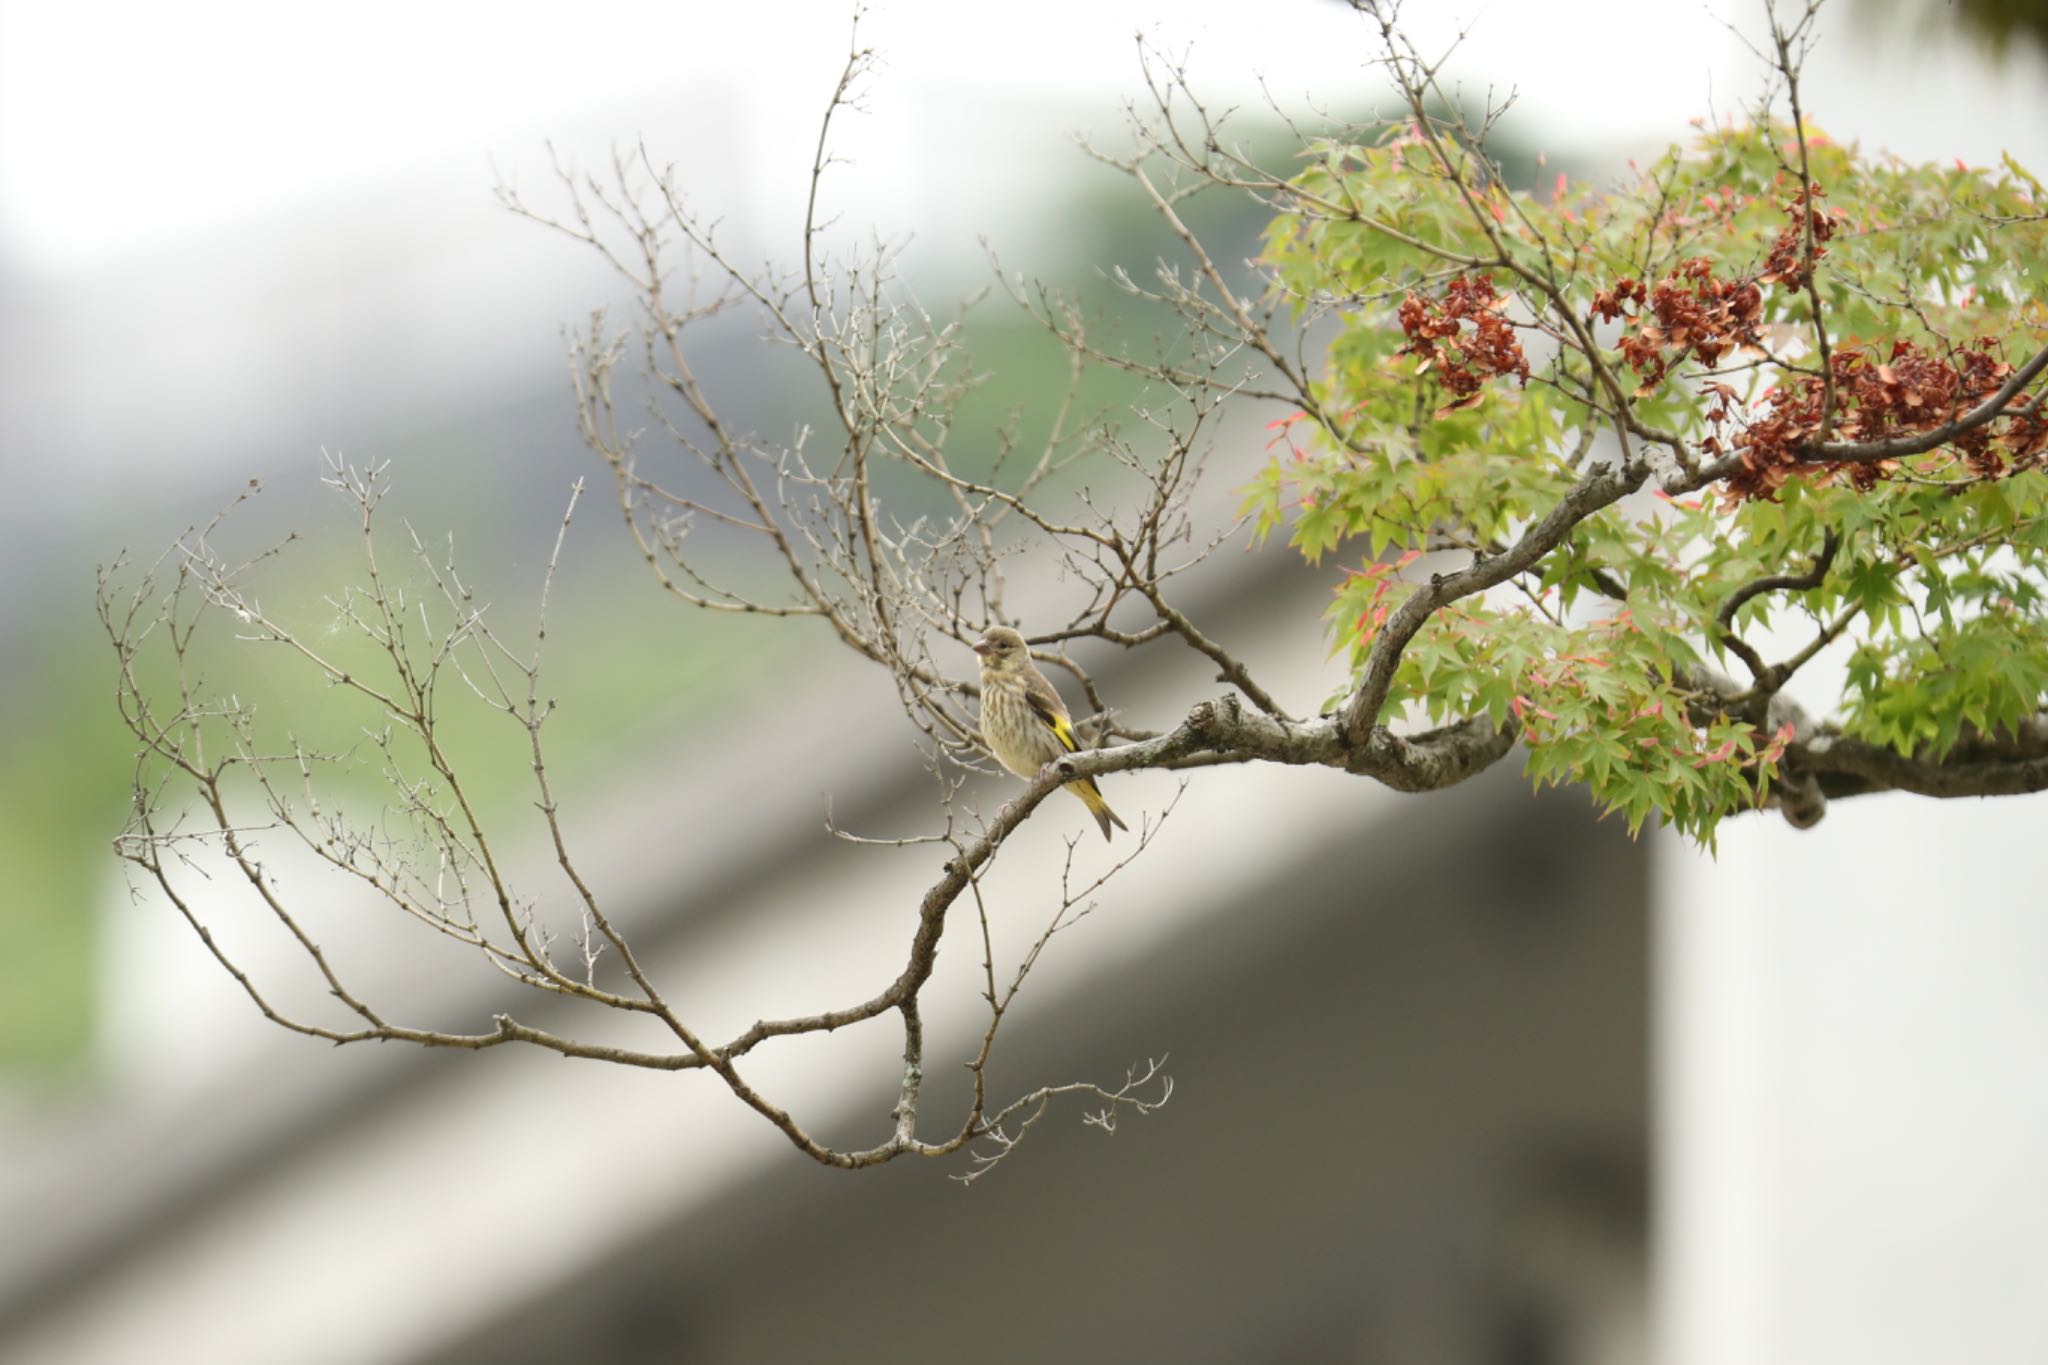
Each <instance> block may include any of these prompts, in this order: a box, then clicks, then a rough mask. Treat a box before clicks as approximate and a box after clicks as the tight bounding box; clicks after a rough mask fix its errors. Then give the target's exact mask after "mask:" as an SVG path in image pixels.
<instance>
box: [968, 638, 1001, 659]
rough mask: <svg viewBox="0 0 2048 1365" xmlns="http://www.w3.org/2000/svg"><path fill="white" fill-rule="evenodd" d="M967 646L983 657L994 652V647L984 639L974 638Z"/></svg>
mask: <svg viewBox="0 0 2048 1365" xmlns="http://www.w3.org/2000/svg"><path fill="white" fill-rule="evenodd" d="M967 647H968V648H969V649H971V650H973V651H974V652H975V653H976V654H979V655H981V656H982V657H983V658H984V659H985V658H987V657H988V656H989V655H991V654H993V653H995V652H996V647H995V646H994V645H992V644H990V643H989V642H988V641H986V640H976V641H975V642H974V643H973V644H971V645H969V646H967Z"/></svg>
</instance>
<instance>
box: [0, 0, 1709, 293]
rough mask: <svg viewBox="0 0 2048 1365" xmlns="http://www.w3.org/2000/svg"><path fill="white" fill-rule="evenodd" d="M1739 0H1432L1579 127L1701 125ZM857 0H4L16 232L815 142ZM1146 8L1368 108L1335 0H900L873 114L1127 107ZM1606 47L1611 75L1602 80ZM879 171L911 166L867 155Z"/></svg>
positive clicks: (1295, 84)
mask: <svg viewBox="0 0 2048 1365" xmlns="http://www.w3.org/2000/svg"><path fill="white" fill-rule="evenodd" d="M1729 3H1730V0H1717V3H1716V4H1715V5H1711V6H1710V5H1707V4H1697V3H1678V4H1672V5H1670V6H1669V7H1668V10H1669V12H1668V13H1667V14H1665V15H1664V16H1663V17H1662V18H1660V19H1658V20H1657V21H1656V23H1657V29H1658V37H1659V46H1660V47H1662V48H1663V49H1664V50H1665V51H1666V52H1667V53H1675V54H1681V56H1680V59H1679V60H1676V61H1660V62H1656V63H1651V62H1645V61H1642V60H1639V59H1633V60H1632V59H1627V58H1625V57H1623V56H1622V55H1621V54H1623V53H1625V52H1627V51H1628V50H1630V47H1631V45H1632V44H1634V43H1636V42H1639V41H1640V38H1641V36H1642V35H1643V32H1644V14H1645V12H1646V11H1647V10H1654V9H1657V8H1659V7H1658V6H1655V5H1644V4H1642V3H1640V0H1637V2H1636V3H1629V2H1628V0H1581V2H1580V3H1566V4H1545V5H1528V4H1511V3H1500V2H1499V0H1495V3H1492V4H1485V3H1472V4H1462V5H1459V4H1453V5H1444V4H1430V5H1420V4H1417V5H1413V6H1411V9H1412V10H1413V11H1414V14H1413V16H1412V17H1413V19H1414V21H1415V26H1416V27H1417V28H1418V30H1419V31H1421V32H1424V33H1426V34H1427V35H1428V37H1429V41H1430V42H1431V43H1433V44H1441V43H1444V42H1446V41H1448V39H1449V37H1450V34H1451V31H1452V25H1453V24H1454V23H1456V22H1457V21H1458V20H1460V19H1462V20H1464V21H1467V22H1469V25H1470V33H1471V36H1470V38H1469V47H1468V49H1467V51H1466V53H1465V55H1464V57H1463V59H1462V61H1461V65H1462V66H1464V67H1465V68H1466V69H1467V70H1468V71H1469V72H1470V73H1471V75H1472V77H1473V79H1474V80H1475V81H1476V82H1478V83H1479V84H1484V83H1485V82H1486V81H1487V80H1489V79H1499V78H1500V77H1499V73H1502V72H1515V73H1517V74H1518V77H1519V79H1520V80H1521V81H1522V84H1523V87H1524V96H1525V99H1526V100H1527V101H1528V107H1529V117H1531V118H1532V119H1541V120H1542V121H1543V123H1544V124H1545V125H1547V126H1549V127H1553V128H1555V129H1556V131H1557V134H1558V136H1559V137H1560V138H1561V139H1564V140H1572V141H1580V140H1595V139H1604V138H1607V137H1611V136H1612V135H1613V134H1614V133H1615V132H1616V130H1617V129H1628V128H1630V127H1631V126H1633V127H1634V128H1637V129H1644V130H1649V129H1656V128H1660V127H1672V128H1682V126H1683V121H1684V119H1685V117H1686V116H1687V115H1689V114H1691V113H1694V112H1696V111H1698V110H1699V109H1700V108H1701V107H1703V102H1704V101H1703V97H1704V96H1705V94H1706V93H1707V91H1708V90H1709V88H1710V86H1709V80H1710V78H1711V76H1712V74H1713V73H1712V71H1711V70H1710V68H1709V64H1708V62H1707V61H1703V59H1707V58H1713V57H1715V56H1716V55H1717V54H1720V53H1721V52H1722V51H1723V49H1725V48H1727V47H1728V45H1729V44H1728V41H1727V38H1726V35H1725V33H1724V32H1722V30H1721V28H1720V24H1719V20H1718V18H1717V17H1716V15H1715V13H1714V10H1716V9H1720V8H1726V7H1727V5H1728V4H1729ZM850 13H851V6H850V5H849V4H847V3H842V2H841V0H809V2H808V3H798V4H793V5H791V4H778V5H735V4H730V3H705V0H683V2H682V3H677V2H676V0H666V3H648V2H647V0H594V2H593V3H584V4H579V5H577V6H575V7H573V9H572V8H571V7H568V6H564V5H561V4H559V3H552V2H551V0H550V2H547V3H534V2H533V0H513V2H512V3H497V4H492V5H488V6H486V5H481V4H467V3H451V4H421V3H419V0H356V2H355V3H351V4H349V5H346V6H325V5H280V4H277V3H275V2H274V0H187V2H186V3H182V4H177V5H165V4H160V3H150V2H147V0H145V2H143V3H135V2H134V0H74V2H73V3H61V4H60V3H50V2H49V0H44V2H43V3H29V2H26V0H6V3H4V4H0V231H4V234H5V239H6V242H7V245H8V247H9V248H10V251H11V253H12V254H16V255H17V256H18V258H24V259H25V263H29V264H31V265H32V267H40V268H44V269H48V268H53V267H54V268H57V269H63V268H65V267H70V266H80V265H85V264H87V263H89V262H101V263H104V261H105V259H106V257H107V256H108V255H109V254H110V253H113V254H118V253H121V252H123V251H125V250H128V249H131V248H133V247H135V246H137V245H143V244H147V243H149V242H151V241H154V240H161V239H163V238H165V237H175V236H179V235H183V234H186V233H190V232H192V231H194V230H195V229H196V230H204V229H206V228H207V227H209V226H211V225H216V224H218V223H220V222H223V221H226V220H230V219H233V218H236V217H238V216H242V215H246V214H249V213H252V212H262V211H266V210H270V209H274V208H276V207H277V206H279V205H281V204H287V203H291V202H293V201H302V200H305V199H307V198H317V197H319V196H322V195H327V194H332V193H334V192H335V191H336V190H337V189H342V188H345V187H346V186H348V185H351V184H362V183H366V182H370V181H374V180H376V179H378V178H380V177H385V176H388V175H390V174H392V173H394V172H402V171H404V170H406V169H408V168H410V167H415V166H419V165H423V164H428V163H432V162H435V161H438V160H441V159H443V158H446V157H448V156H450V155H454V156H459V157H468V158H472V159H474V160H477V161H481V159H482V158H483V157H484V156H485V155H486V154H489V153H493V152H495V153H497V154H499V155H500V156H503V155H505V154H507V153H508V152H509V153H517V152H518V151H519V150H521V149H522V148H523V147H526V146H530V145H532V144H533V143H535V142H537V141H538V140H539V139H540V138H541V137H543V136H545V135H547V134H549V133H551V132H552V133H560V132H562V131H563V130H565V129H574V128H577V127H581V126H583V125H585V124H587V123H589V122H590V121H592V120H593V119H602V118H603V117H604V116H605V114H606V113H607V111H610V110H616V109H621V108H626V107H630V106H632V105H634V104H636V103H639V102H643V101H647V100H652V99H659V98H661V97H663V96H669V95H675V94H680V93H683V92H687V91H693V90H703V89H704V88H706V87H710V88H712V89H716V90H718V91H719V92H721V95H722V96H723V97H724V98H725V99H726V100H728V101H729V102H730V104H731V106H732V114H733V118H732V120H731V122H730V123H727V124H725V125H724V126H722V127H720V128H718V129H715V130H706V132H707V134H708V135H711V136H716V137H728V138H729V137H733V136H744V137H746V138H748V139H749V140H750V141H752V140H756V139H762V138H766V139H767V140H768V141H769V142H770V143H771V144H772V143H774V142H775V141H778V140H782V139H790V140H791V141H785V142H783V144H782V145H784V146H789V145H798V144H800V143H801V141H802V140H803V139H804V138H805V137H806V136H807V134H808V131H809V125H810V124H811V123H812V121H813V120H814V118H815V116H816V111H817V107H818V106H819V104H820V103H821V101H822V98H823V95H824V93H825V91H826V90H827V89H828V88H829V80H830V76H831V71H832V68H833V66H834V64H835V63H836V62H837V61H838V60H839V59H840V58H841V57H842V56H843V55H844V52H845V48H846V36H847V29H848V16H849V14H850ZM1141 30H1142V31H1145V32H1147V33H1151V34H1155V35H1158V36H1159V37H1160V38H1161V39H1162V40H1163V41H1165V42H1167V43H1169V44H1171V45H1173V46H1176V47H1179V46H1182V45H1189V46H1191V47H1192V50H1193V55H1194V61H1195V65H1196V68H1197V70H1198V71H1199V72H1200V73H1201V74H1202V78H1203V82H1204V85H1205V88H1207V89H1211V90H1214V91H1217V92H1219V93H1222V94H1227V95H1230V96H1235V97H1239V98H1248V97H1255V96H1256V87H1255V86H1254V84H1253V81H1254V78H1255V77H1257V76H1259V75H1261V74H1263V75H1265V76H1267V77H1268V78H1269V79H1270V80H1271V82H1272V84H1273V86H1274V88H1275V90H1276V93H1278V94H1280V95H1281V96H1282V97H1283V98H1287V99H1296V98H1298V97H1300V96H1302V95H1303V94H1304V93H1307V92H1313V93H1314V94H1315V95H1316V96H1318V97H1320V98H1322V99H1324V100H1328V101H1330V102H1332V103H1336V104H1340V105H1351V104H1353V103H1354V102H1355V100H1356V92H1357V91H1358V90H1359V88H1360V85H1361V82H1362V81H1363V80H1364V79H1366V73H1365V72H1364V71H1363V65H1364V62H1365V61H1366V59H1367V58H1368V57H1369V56H1370V51H1371V49H1370V45H1369V44H1368V42H1367V41H1366V35H1365V33H1364V29H1363V25H1362V24H1361V22H1360V21H1359V20H1358V19H1357V18H1356V17H1355V16H1354V15H1352V14H1351V13H1350V12H1349V10H1348V9H1347V7H1345V6H1344V5H1342V4H1339V3H1335V2H1334V0H1293V2H1292V3H1285V4H1269V5H1256V6H1253V5H1245V4H1242V3H1220V2H1219V0H1180V2H1179V3H1174V4H1163V3H1160V2H1159V0H1040V3H1037V4H1034V5H1032V6H1029V7H1028V8H1023V9H1020V8H1018V7H1015V6H989V5H973V4H960V3H958V2H957V0H880V3H877V4H876V5H875V6H874V8H873V12H872V14H871V15H870V17H869V19H868V21H867V23H866V25H865V27H864V37H865V40H866V41H868V42H870V43H872V44H873V45H874V46H876V47H878V48H879V49H880V50H881V51H882V52H883V54H884V56H885V58H886V61H887V67H886V69H885V71H884V73H883V76H882V79H881V80H879V81H878V82H877V83H876V86H875V90H876V97H875V102H874V107H875V113H876V117H877V118H878V119H881V120H883V121H884V122H885V123H886V120H888V118H889V117H890V115H891V113H892V111H897V112H900V111H901V110H903V109H906V108H911V109H914V108H917V107H918V106H919V105H920V104H921V103H922V100H923V98H925V97H929V96H930V95H932V94H935V93H952V94H957V95H959V96H961V97H962V105H961V109H960V116H962V117H966V118H969V119H971V118H973V117H974V113H975V110H974V107H973V106H974V103H975V101H976V100H977V99H979V97H980V96H981V95H983V94H985V93H995V94H997V95H1001V96H1007V97H1010V98H1020V97H1021V98H1044V99H1047V100H1048V101H1057V102H1059V103H1069V102H1071V103H1074V104H1077V105H1096V106H1100V107H1103V108H1105V109H1107V108H1109V107H1112V102H1113V100H1114V98H1115V97H1116V96H1117V95H1119V94H1120V93H1124V92H1128V91H1130V90H1132V89H1133V88H1135V86H1136V84H1137V66H1136V61H1135V57H1134V52H1133V44H1132V41H1131V39H1132V36H1133V35H1134V34H1136V33H1137V32H1139V31H1141ZM1589 60H1591V61H1594V62H1597V64H1598V69H1599V70H1601V72H1602V73H1603V74H1602V75H1601V77H1600V79H1599V81H1598V82H1597V85H1598V95H1597V98H1593V97H1589V96H1590V95H1591V94H1592V92H1591V91H1589V89H1588V83H1587V80H1586V75H1585V68H1586V64H1587V62H1588V61H1589ZM1714 64H1715V65H1718V64H1720V63H1718V62H1715V63H1714ZM621 131H622V132H625V133H628V134H630V133H631V132H633V131H635V130H633V129H623V130H621ZM864 169H865V172H866V173H868V174H870V175H881V176H886V175H887V174H889V173H891V171H893V170H894V169H896V168H892V167H889V166H888V165H887V163H886V158H884V159H883V160H882V161H881V162H880V164H877V163H876V162H875V160H874V159H872V158H870V159H869V160H868V161H867V162H865V163H864Z"/></svg>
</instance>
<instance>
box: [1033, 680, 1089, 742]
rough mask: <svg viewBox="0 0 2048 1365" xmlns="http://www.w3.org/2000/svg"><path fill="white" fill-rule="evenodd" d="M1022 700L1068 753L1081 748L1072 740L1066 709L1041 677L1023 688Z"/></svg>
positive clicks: (1050, 685)
mask: <svg viewBox="0 0 2048 1365" xmlns="http://www.w3.org/2000/svg"><path fill="white" fill-rule="evenodd" d="M1024 700H1025V701H1027V702H1029V703H1030V704H1031V714H1032V715H1034V716H1037V717H1038V718H1039V719H1040V720H1042V721H1044V722H1045V728H1046V729H1048V730H1050V731H1052V733H1053V737H1054V738H1055V739H1057V740H1059V742H1060V744H1061V745H1062V746H1064V747H1065V749H1066V751H1067V752H1068V753H1070V754H1071V753H1073V752H1075V751H1076V750H1078V749H1079V748H1080V747H1081V744H1080V741H1078V740H1076V739H1075V738H1074V726H1073V724H1072V722H1070V721H1069V720H1068V719H1067V708H1066V707H1065V705H1063V704H1062V703H1061V701H1060V694H1059V693H1057V692H1055V691H1053V690H1052V684H1051V683H1049V682H1047V681H1046V680H1045V679H1044V678H1043V677H1038V678H1033V679H1031V680H1030V682H1029V683H1028V684H1026V686H1025V688H1024Z"/></svg>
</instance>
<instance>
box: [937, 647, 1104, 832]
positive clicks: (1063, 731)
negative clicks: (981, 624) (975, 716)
mask: <svg viewBox="0 0 2048 1365" xmlns="http://www.w3.org/2000/svg"><path fill="white" fill-rule="evenodd" d="M974 652H975V653H976V654H979V655H980V656H981V737H982V738H983V739H984V740H986V741H987V742H988V747H989V750H990V752H992V753H993V754H995V756H996V760H997V761H998V762H1000V763H1001V764H1002V765H1003V766H1004V767H1005V768H1008V769H1009V770H1010V771H1011V772H1013V773H1015V774H1017V776H1019V777H1021V778H1024V779H1025V780H1026V781H1029V780H1030V779H1032V778H1034V777H1037V776H1038V773H1039V770H1040V769H1041V768H1043V767H1044V766H1045V765H1046V764H1048V763H1050V762H1052V761H1053V760H1054V759H1056V758H1059V757H1062V756H1063V755H1066V754H1071V753H1073V752H1074V751H1076V750H1077V749H1079V748H1080V747H1081V746H1080V743H1079V741H1077V740H1076V739H1075V738H1074V723H1073V721H1072V720H1071V719H1069V718H1068V716H1067V707H1066V703H1064V702H1062V701H1061V700H1060V694H1059V691H1058V689H1056V688H1055V687H1054V686H1053V685H1052V682H1051V680H1050V679H1048V678H1047V677H1046V676H1045V674H1043V673H1041V672H1039V671H1038V668H1037V666H1036V665H1034V664H1033V663H1032V662H1031V652H1030V650H1028V649H1027V648H1025V645H1024V637H1023V636H1021V635H1019V634H1018V633H1017V632H1016V631H1014V630H1011V629H1010V628H1009V627H1008V626H991V627H989V629H988V633H987V634H985V635H983V636H982V637H981V639H980V640H979V641H977V642H976V643H975V645H974ZM1067 790H1068V791H1070V792H1072V793H1073V794H1074V795H1076V796H1078V797H1080V798H1081V804H1082V805H1084V806H1086V807H1088V812H1089V814H1091V815H1093V816H1094V817H1095V823H1096V824H1098V825H1100V826H1102V837H1103V838H1105V839H1107V838H1109V827H1110V826H1111V825H1114V826H1116V827H1117V828H1118V829H1123V830H1127V829H1129V828H1130V826H1129V825H1127V824H1125V823H1124V822H1123V821H1122V820H1119V819H1118V818H1117V814H1116V812H1115V811H1113V810H1111V809H1110V808H1109V802H1107V801H1105V800H1103V799H1102V792H1101V791H1100V790H1098V789H1097V787H1096V785H1095V779H1094V778H1092V777H1081V778H1076V779H1075V780H1074V781H1072V782H1069V783H1067Z"/></svg>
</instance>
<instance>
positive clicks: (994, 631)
mask: <svg viewBox="0 0 2048 1365" xmlns="http://www.w3.org/2000/svg"><path fill="white" fill-rule="evenodd" d="M973 648H974V652H975V653H976V654H979V655H980V656H981V664H982V667H984V668H994V669H1010V668H1017V667H1019V666H1021V665H1022V664H1023V663H1024V661H1025V660H1026V659H1028V658H1029V657H1030V652H1029V651H1028V650H1027V649H1026V648H1025V646H1024V637H1023V636H1021V635H1019V634H1018V633H1017V632H1016V631H1014V630H1011V629H1010V628H1009V627H1008V626H990V627H989V628H988V631H987V632H986V633H985V634H983V636H982V637H981V638H980V639H979V640H977V641H975V642H974V646H973Z"/></svg>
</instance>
